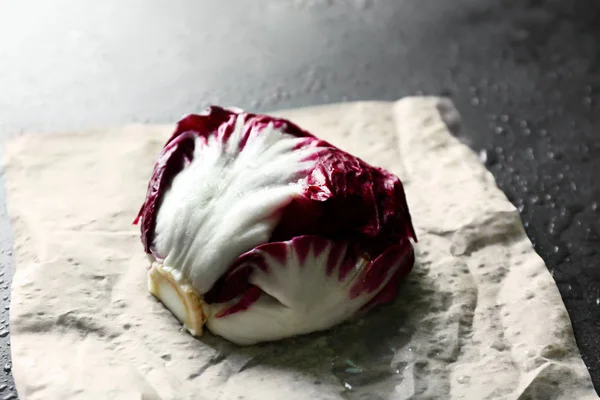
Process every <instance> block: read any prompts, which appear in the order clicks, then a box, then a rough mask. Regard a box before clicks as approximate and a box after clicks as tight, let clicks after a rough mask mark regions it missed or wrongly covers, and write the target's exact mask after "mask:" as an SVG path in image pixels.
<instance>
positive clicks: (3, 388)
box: [0, 384, 8, 392]
mask: <svg viewBox="0 0 600 400" xmlns="http://www.w3.org/2000/svg"><path fill="white" fill-rule="evenodd" d="M7 387H8V385H6V384H2V385H0V392H4V391H5V390H6V388H7Z"/></svg>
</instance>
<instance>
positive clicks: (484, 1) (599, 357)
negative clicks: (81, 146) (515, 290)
mask: <svg viewBox="0 0 600 400" xmlns="http://www.w3.org/2000/svg"><path fill="white" fill-rule="evenodd" d="M599 93H600V6H599V5H597V2H595V1H593V0H570V1H564V0H504V1H500V0H420V1H407V0H396V1H394V0H255V1H247V0H228V1H224V2H220V4H219V2H215V1H192V0H185V1H167V0H131V1H128V2H123V1H119V0H105V1H102V2H81V1H76V0H71V1H69V0H54V1H47V0H21V1H16V0H13V1H10V0H9V1H7V2H3V5H2V7H1V8H0V132H1V133H2V135H3V137H4V138H5V137H6V136H7V135H8V134H10V133H12V132H21V131H25V130H27V131H31V130H39V131H45V132H46V131H55V130H64V129H76V128H86V127H96V126H104V125H115V124H122V123H130V122H147V123H155V122H156V123H172V122H174V121H175V120H177V119H178V118H179V117H180V116H181V115H182V114H184V113H188V112H194V111H199V110H201V109H202V108H204V107H205V106H206V105H208V104H210V103H217V104H224V105H238V106H240V107H243V108H248V109H251V110H254V111H269V110H273V109H278V108H286V107H292V106H304V105H315V104H322V103H330V102H338V101H352V100H372V99H378V100H394V99H397V98H399V97H402V96H406V95H411V94H435V95H439V94H444V95H447V96H450V97H451V98H452V99H453V100H454V101H455V103H456V105H457V107H458V108H459V110H460V111H461V113H462V115H463V119H464V121H463V122H464V126H463V130H462V132H461V133H460V135H461V136H462V137H463V138H464V140H465V141H466V142H467V143H469V145H470V146H471V147H472V148H473V149H474V150H476V151H477V152H482V155H483V152H485V156H486V159H487V164H488V167H489V168H490V170H491V171H492V172H493V174H494V175H495V177H496V179H497V181H498V184H499V185H500V187H501V188H502V189H503V190H504V191H505V193H506V194H507V196H508V197H509V199H510V200H511V201H512V202H513V203H514V204H515V205H517V206H518V208H519V210H520V211H521V215H522V217H523V220H524V223H525V226H526V229H527V232H528V234H529V235H530V237H531V239H532V241H533V242H534V244H535V247H536V250H537V251H538V252H539V253H540V255H541V256H542V257H543V258H544V260H545V261H546V263H547V265H548V267H549V269H550V271H551V272H552V274H553V276H554V278H555V280H556V282H557V284H558V287H559V289H560V292H561V294H562V296H563V299H564V301H565V304H566V306H567V309H568V311H569V313H570V315H571V318H572V322H573V326H574V329H575V334H576V338H577V342H578V344H579V346H580V349H581V352H582V354H583V358H584V360H585V362H586V364H587V365H588V368H589V370H590V372H591V374H592V377H593V379H594V382H595V385H596V387H597V388H599V387H600V335H599V326H600V264H599V262H600V254H599V253H598V247H599V246H600V236H599V229H600V226H599V222H598V221H599V220H598V214H599V213H600V211H599V210H598V202H599V201H600V180H598V179H595V178H593V171H599V170H600V136H599V135H598V134H597V132H596V131H597V130H598V129H599V128H600V113H598V110H599V109H600V105H599V102H600V98H599V96H598V95H599ZM1 200H2V201H1V202H0V203H2V204H3V203H4V201H3V195H2V199H1ZM2 207H3V208H2V209H1V210H0V239H1V240H0V244H1V249H2V251H1V253H0V264H1V265H2V272H0V273H1V274H2V276H0V298H2V300H1V303H0V304H1V307H0V312H1V315H0V322H1V324H0V325H1V326H0V349H1V352H0V362H1V363H2V364H0V365H4V373H2V372H1V371H0V374H1V375H3V376H0V398H2V397H3V396H7V398H15V397H11V394H12V393H14V388H13V383H12V378H11V377H10V360H9V347H8V346H9V345H8V343H9V336H6V334H7V331H6V329H7V328H8V323H7V321H8V311H7V309H8V304H9V303H8V295H9V289H8V284H9V281H10V275H11V274H10V266H11V265H12V264H11V263H12V262H11V250H10V249H11V233H10V225H9V223H8V220H7V216H6V213H5V210H4V206H2ZM2 382H4V383H2ZM12 396H14V394H12Z"/></svg>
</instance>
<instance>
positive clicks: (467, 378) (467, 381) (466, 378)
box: [456, 375, 471, 384]
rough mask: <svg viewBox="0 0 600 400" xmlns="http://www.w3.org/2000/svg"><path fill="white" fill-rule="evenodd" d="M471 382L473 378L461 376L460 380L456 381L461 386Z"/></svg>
mask: <svg viewBox="0 0 600 400" xmlns="http://www.w3.org/2000/svg"><path fill="white" fill-rule="evenodd" d="M470 380H471V377H470V376H468V375H461V376H459V377H458V379H456V381H457V382H458V383H460V384H465V383H469V381H470Z"/></svg>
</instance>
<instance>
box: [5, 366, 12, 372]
mask: <svg viewBox="0 0 600 400" xmlns="http://www.w3.org/2000/svg"><path fill="white" fill-rule="evenodd" d="M11 369H12V365H10V364H4V372H10V370H11Z"/></svg>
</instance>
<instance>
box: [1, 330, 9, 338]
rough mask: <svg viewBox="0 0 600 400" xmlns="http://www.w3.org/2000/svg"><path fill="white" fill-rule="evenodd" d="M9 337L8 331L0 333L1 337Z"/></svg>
mask: <svg viewBox="0 0 600 400" xmlns="http://www.w3.org/2000/svg"><path fill="white" fill-rule="evenodd" d="M7 336H8V331H2V332H0V337H7Z"/></svg>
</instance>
